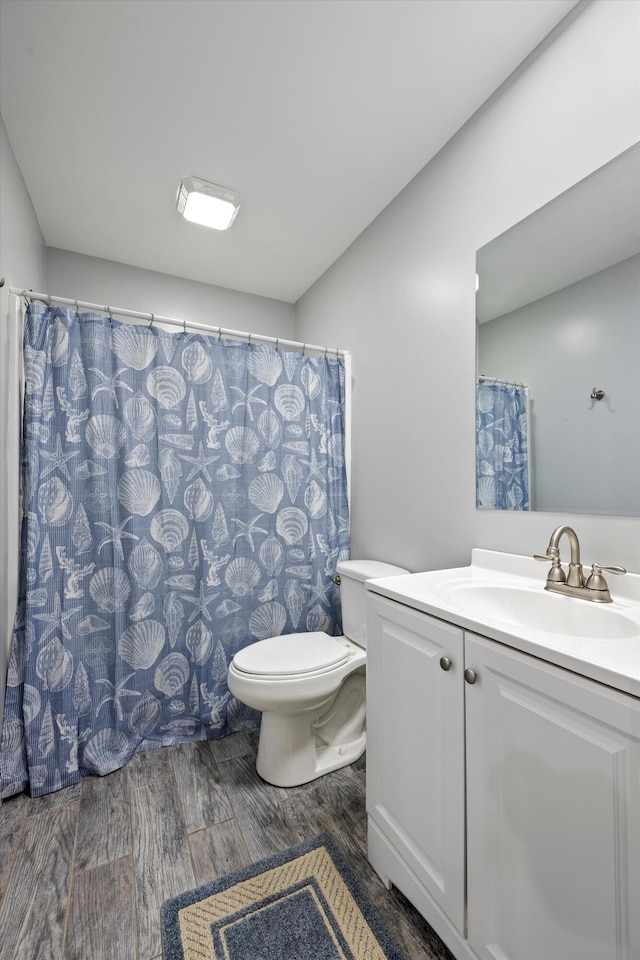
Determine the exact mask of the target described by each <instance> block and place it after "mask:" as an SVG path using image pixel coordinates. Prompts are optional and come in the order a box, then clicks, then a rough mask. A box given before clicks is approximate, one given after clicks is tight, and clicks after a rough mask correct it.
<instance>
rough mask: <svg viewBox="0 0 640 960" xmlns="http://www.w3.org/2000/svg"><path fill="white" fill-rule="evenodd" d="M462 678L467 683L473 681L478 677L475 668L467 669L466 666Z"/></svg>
mask: <svg viewBox="0 0 640 960" xmlns="http://www.w3.org/2000/svg"><path fill="white" fill-rule="evenodd" d="M464 678H465V680H466V681H467V683H475V682H476V680H477V679H478V675H477V673H476V672H475V670H469V668H467V669H466V670H465V672H464Z"/></svg>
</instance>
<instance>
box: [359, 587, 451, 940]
mask: <svg viewBox="0 0 640 960" xmlns="http://www.w3.org/2000/svg"><path fill="white" fill-rule="evenodd" d="M462 652H463V634H462V631H461V630H460V629H459V628H458V627H452V626H450V625H449V624H446V623H443V622H442V621H440V620H436V619H434V618H433V617H429V616H426V615H425V614H423V613H419V612H417V611H414V610H411V609H409V608H408V607H405V606H403V605H402V604H398V603H394V602H393V601H390V600H386V599H383V598H381V597H377V596H373V595H370V596H369V597H368V620H367V810H368V812H369V816H370V817H371V818H372V819H373V821H374V822H375V823H376V824H377V826H378V827H379V828H380V830H381V831H382V832H383V833H384V834H385V835H386V837H387V838H388V839H389V840H390V841H391V843H392V845H393V846H394V848H395V849H396V850H397V852H398V853H399V854H400V856H401V857H402V858H403V860H404V861H405V862H406V864H407V865H408V866H409V867H410V869H411V870H412V871H413V872H414V873H415V874H416V876H417V877H418V879H419V880H420V881H421V883H422V884H423V886H424V887H425V888H426V889H427V891H428V892H429V893H430V894H431V896H432V897H433V899H434V900H435V901H436V902H437V903H438V904H439V906H440V907H441V908H442V910H443V911H444V912H445V913H446V914H447V916H448V917H449V919H450V920H451V922H452V923H453V924H454V925H455V926H456V928H457V929H458V930H459V931H460V932H461V933H462V932H463V929H464V721H463V716H464V708H463V687H464V684H463V682H462V671H463V665H462ZM443 657H446V658H448V659H449V660H450V661H451V666H450V668H449V669H448V670H443V669H442V667H441V665H440V659H441V658H443ZM445 666H447V663H446V662H445Z"/></svg>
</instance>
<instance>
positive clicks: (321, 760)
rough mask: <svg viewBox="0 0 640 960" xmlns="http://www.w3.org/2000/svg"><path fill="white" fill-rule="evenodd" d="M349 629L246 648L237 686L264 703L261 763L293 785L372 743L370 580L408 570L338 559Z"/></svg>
mask: <svg viewBox="0 0 640 960" xmlns="http://www.w3.org/2000/svg"><path fill="white" fill-rule="evenodd" d="M337 570H338V574H339V576H340V581H341V600H342V618H343V629H344V631H345V636H342V637H330V636H329V635H328V634H326V633H320V632H315V633H289V634H284V635H282V636H277V637H269V638H268V639H266V640H258V641H257V642H256V643H253V644H250V645H249V646H247V647H244V648H243V649H242V650H239V651H238V653H236V655H235V656H234V658H233V660H232V662H231V664H230V666H229V671H228V676H227V683H228V686H229V690H230V691H231V693H232V694H233V695H234V697H236V698H237V699H238V700H240V701H241V702H242V703H246V704H247V705H248V706H250V707H253V708H254V709H255V710H260V711H262V723H261V726H260V741H259V745H258V756H257V760H256V769H257V772H258V774H259V775H260V776H261V777H262V779H263V780H266V781H267V782H268V783H272V784H274V785H275V786H278V787H292V786H297V785H298V784H301V783H307V782H309V781H310V780H315V779H316V778H317V777H320V776H322V775H323V774H325V773H329V772H330V771H331V770H337V769H338V768H339V767H344V766H346V765H347V764H349V763H353V762H354V761H355V760H357V759H358V757H360V756H362V754H363V753H364V750H365V747H366V723H365V719H366V697H365V692H366V673H365V664H366V650H365V648H366V632H365V587H364V583H365V580H370V579H372V578H374V577H390V576H395V575H398V574H402V573H407V572H408V571H406V570H404V569H402V568H400V567H396V566H392V565H391V564H388V563H379V562H378V561H373V560H368V561H354V560H345V561H343V562H341V563H339V564H338V567H337Z"/></svg>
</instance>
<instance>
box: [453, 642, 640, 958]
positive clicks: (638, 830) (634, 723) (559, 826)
mask: <svg viewBox="0 0 640 960" xmlns="http://www.w3.org/2000/svg"><path fill="white" fill-rule="evenodd" d="M465 657H466V666H467V667H468V668H471V669H473V670H474V671H475V672H476V674H477V680H476V682H475V684H473V685H468V684H465V688H466V716H467V811H468V812H467V818H468V819H467V844H468V861H467V881H468V935H469V943H470V945H471V946H472V947H473V949H474V950H475V952H476V953H477V954H478V956H479V957H481V958H482V960H637V958H638V957H640V701H639V700H637V699H636V698H634V697H631V696H628V695H627V694H622V693H619V692H617V691H614V690H611V689H610V688H608V687H605V686H603V685H601V684H598V683H594V682H593V681H591V680H585V679H583V678H581V677H578V676H576V675H575V674H572V673H570V672H569V671H565V670H562V669H560V668H558V667H554V666H551V665H549V664H546V663H544V662H542V661H540V660H537V659H536V658H534V657H529V656H526V655H525V654H521V653H518V652H516V651H513V650H510V649H508V648H507V647H503V646H501V645H500V644H496V643H492V642H491V641H487V640H484V639H483V638H480V637H474V636H473V635H470V634H467V635H466V638H465Z"/></svg>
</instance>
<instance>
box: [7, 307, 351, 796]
mask: <svg viewBox="0 0 640 960" xmlns="http://www.w3.org/2000/svg"><path fill="white" fill-rule="evenodd" d="M24 356H25V374H26V391H25V405H24V441H23V464H22V484H23V491H22V493H23V524H22V556H21V594H20V601H19V605H18V611H17V615H16V624H15V631H14V636H13V642H12V649H11V655H10V665H9V675H8V679H7V691H6V702H5V711H4V723H3V735H2V746H1V750H0V775H1V778H2V779H1V793H2V796H3V797H7V796H11V795H12V794H14V793H18V792H20V791H22V790H24V789H25V788H27V787H29V789H30V792H31V795H32V796H39V795H41V794H45V793H48V792H50V791H53V790H56V789H59V788H61V787H64V786H68V785H69V784H71V783H74V782H76V781H77V780H79V779H80V778H81V777H82V776H85V775H87V774H106V773H109V772H111V771H112V770H115V769H117V768H118V767H121V766H122V765H123V764H125V763H126V762H127V761H128V760H129V759H130V758H131V756H132V755H133V754H134V753H135V751H136V750H139V749H149V748H151V747H156V746H162V745H164V744H171V743H176V742H179V741H184V740H203V739H211V738H217V737H222V736H225V735H227V734H229V733H233V732H236V731H238V730H242V729H246V728H249V727H255V726H257V725H258V723H259V719H260V715H259V714H258V713H257V712H255V711H253V710H251V709H249V708H248V707H245V706H244V705H243V704H241V703H240V702H238V701H237V700H235V699H234V698H233V697H232V696H231V694H230V692H229V690H228V688H227V684H226V675H227V667H228V664H229V662H230V660H231V658H232V657H233V655H234V653H235V652H236V651H237V650H238V649H239V648H241V647H243V646H245V645H246V644H249V643H252V642H255V641H256V640H259V639H262V638H265V637H268V636H272V635H276V634H282V633H292V632H296V631H311V630H324V631H326V632H327V633H329V634H333V635H336V634H339V633H340V632H341V615H340V600H339V593H338V590H337V588H336V587H335V586H334V584H333V581H332V577H333V576H335V568H336V563H337V561H338V560H340V559H344V558H346V557H347V556H348V550H349V519H348V506H347V491H346V467H345V458H344V364H343V361H342V360H341V359H340V358H336V357H328V356H320V357H307V356H304V355H301V354H299V353H284V352H282V351H279V350H276V349H274V348H273V347H271V346H267V345H263V344H260V345H256V344H250V343H244V342H241V341H237V340H221V339H219V338H218V337H216V336H215V335H214V336H212V337H209V336H206V335H205V336H203V335H193V334H188V333H185V332H179V333H171V332H166V331H165V330H161V329H157V328H154V327H149V326H147V325H133V324H128V323H120V322H118V321H116V320H113V319H111V318H109V317H105V316H102V315H100V314H89V313H85V314H82V315H78V314H76V313H75V312H74V311H73V310H70V309H67V308H52V307H48V306H46V305H43V304H31V305H30V307H29V308H28V311H27V317H26V324H25V343H24Z"/></svg>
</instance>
